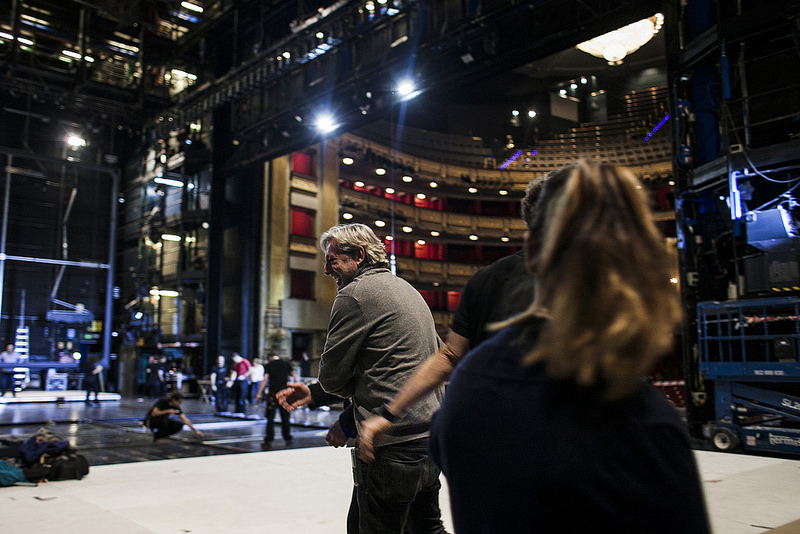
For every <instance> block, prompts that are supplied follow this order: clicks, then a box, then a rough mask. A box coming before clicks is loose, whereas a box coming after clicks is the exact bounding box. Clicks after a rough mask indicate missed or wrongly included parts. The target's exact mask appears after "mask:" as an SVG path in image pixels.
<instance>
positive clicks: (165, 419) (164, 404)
mask: <svg viewBox="0 0 800 534" xmlns="http://www.w3.org/2000/svg"><path fill="white" fill-rule="evenodd" d="M182 402H183V393H181V392H179V391H175V392H173V393H171V394H170V395H169V396H168V397H164V398H163V399H159V400H158V401H156V403H155V404H154V405H153V407H152V408H150V411H149V412H147V417H146V418H145V426H146V427H148V428H149V429H150V430H151V431H153V432H154V434H153V441H156V440H159V439H162V438H166V437H169V436H171V435H172V434H177V433H178V432H180V431H181V429H182V428H183V425H186V426H188V427H189V428H191V429H192V430H193V431H194V433H195V435H196V436H197V437H198V438H202V437H203V433H202V432H200V431H199V430H197V429H196V428H195V427H194V425H192V422H191V421H190V420H189V418H188V417H186V416H185V415H183V412H182V411H181V403H182ZM173 415H177V416H178V419H174V418H172V417H170V416H173Z"/></svg>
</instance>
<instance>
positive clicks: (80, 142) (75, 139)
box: [67, 135, 86, 148]
mask: <svg viewBox="0 0 800 534" xmlns="http://www.w3.org/2000/svg"><path fill="white" fill-rule="evenodd" d="M67 144H68V145H69V146H71V147H74V148H80V147H84V146H86V139H84V138H83V137H81V136H79V135H69V136H67Z"/></svg>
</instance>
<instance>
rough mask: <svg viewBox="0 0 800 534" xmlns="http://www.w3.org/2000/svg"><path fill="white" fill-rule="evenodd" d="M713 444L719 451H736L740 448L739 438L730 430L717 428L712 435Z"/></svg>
mask: <svg viewBox="0 0 800 534" xmlns="http://www.w3.org/2000/svg"><path fill="white" fill-rule="evenodd" d="M711 443H712V444H713V445H714V448H715V449H717V450H718V451H723V452H730V451H735V450H736V449H738V448H739V436H737V435H736V433H735V432H734V431H733V430H730V429H728V428H717V429H716V430H714V433H713V434H712V435H711Z"/></svg>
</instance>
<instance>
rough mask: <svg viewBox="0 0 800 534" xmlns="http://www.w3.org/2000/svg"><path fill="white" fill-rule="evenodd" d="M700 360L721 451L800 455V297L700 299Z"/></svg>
mask: <svg viewBox="0 0 800 534" xmlns="http://www.w3.org/2000/svg"><path fill="white" fill-rule="evenodd" d="M697 309H698V314H697V315H698V322H697V324H698V362H699V367H700V372H701V373H702V375H703V378H704V379H705V380H706V381H707V384H709V386H710V388H709V390H710V392H711V393H712V394H713V400H714V402H713V404H714V411H715V418H714V420H713V421H711V422H709V423H707V424H705V425H704V427H703V433H704V434H705V435H706V437H708V438H710V439H711V443H712V444H713V446H714V447H715V448H716V449H717V450H721V451H732V450H736V449H738V448H739V447H742V448H744V449H745V450H758V451H769V452H776V453H789V454H798V455H800V362H798V348H800V298H798V297H793V296H792V297H770V298H761V299H750V300H733V301H723V302H717V301H710V302H701V303H699V304H698V307H697Z"/></svg>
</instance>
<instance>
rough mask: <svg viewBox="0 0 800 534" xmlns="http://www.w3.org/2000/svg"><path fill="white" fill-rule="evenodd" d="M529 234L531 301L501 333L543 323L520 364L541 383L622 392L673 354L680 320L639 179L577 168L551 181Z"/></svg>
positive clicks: (623, 172)
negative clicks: (542, 372) (533, 368)
mask: <svg viewBox="0 0 800 534" xmlns="http://www.w3.org/2000/svg"><path fill="white" fill-rule="evenodd" d="M535 219H536V220H537V221H536V222H535V224H533V225H531V226H532V228H531V234H532V239H534V240H535V245H536V246H537V254H536V276H537V278H538V285H537V295H536V301H535V302H534V303H533V304H532V305H531V307H530V308H529V309H528V310H527V311H526V312H524V313H523V314H521V315H519V316H517V317H515V318H512V319H510V320H509V321H508V322H507V323H506V324H514V323H523V322H527V321H529V320H530V319H532V318H533V317H535V316H541V315H542V314H543V312H544V315H546V316H547V317H548V318H549V320H548V321H547V323H546V324H545V326H544V327H543V330H542V332H541V334H540V336H539V339H538V342H537V343H536V345H535V346H534V347H533V348H532V350H531V351H530V352H529V353H528V355H527V356H526V358H525V362H526V363H528V364H533V363H537V362H543V363H544V364H545V366H546V369H547V372H548V375H549V376H551V377H553V378H556V379H564V378H569V379H572V380H574V381H575V382H576V383H578V384H581V385H595V384H597V385H599V386H601V387H603V388H604V391H605V395H606V396H607V397H608V398H619V397H622V396H624V395H626V394H627V393H629V392H630V391H631V390H632V389H633V388H634V387H635V385H636V384H637V383H638V380H639V378H640V377H642V376H643V375H645V374H646V373H647V372H648V371H649V370H650V368H651V367H652V365H653V363H654V362H655V361H656V359H657V358H658V357H659V356H661V355H663V354H664V353H665V352H666V351H667V350H668V349H669V348H670V347H671V345H672V342H673V333H674V328H675V325H676V324H677V323H678V322H679V321H680V318H681V307H680V300H679V296H678V292H677V289H676V288H675V286H674V285H673V284H672V283H671V282H670V276H669V274H670V273H669V263H668V253H667V249H666V246H665V243H664V239H663V237H662V235H661V234H660V233H659V231H658V229H657V228H656V226H655V224H654V223H653V218H652V214H651V212H650V210H649V208H648V205H647V198H646V196H645V193H644V191H643V187H642V184H641V182H640V181H639V180H638V178H637V177H636V176H635V175H634V174H633V173H632V172H631V171H630V170H628V169H626V168H624V167H617V166H615V165H610V164H603V163H590V162H586V161H582V162H580V163H579V164H578V165H577V166H571V167H568V168H565V169H564V170H563V172H560V173H554V176H552V177H551V178H550V179H548V181H547V183H546V184H545V186H544V190H543V192H542V196H541V198H540V199H539V201H538V203H537V205H536V216H535Z"/></svg>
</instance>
